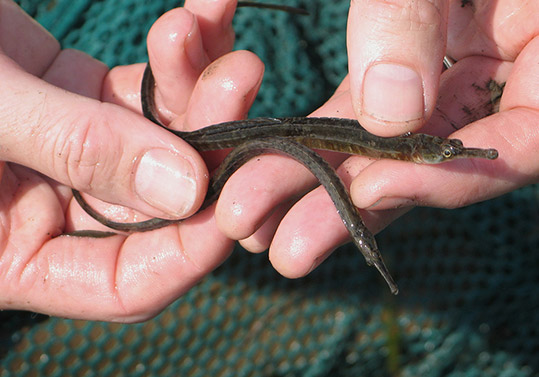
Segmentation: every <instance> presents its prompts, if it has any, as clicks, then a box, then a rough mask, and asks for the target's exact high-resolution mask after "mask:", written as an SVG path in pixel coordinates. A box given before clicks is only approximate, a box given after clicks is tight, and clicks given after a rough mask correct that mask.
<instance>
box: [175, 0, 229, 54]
mask: <svg viewBox="0 0 539 377" xmlns="http://www.w3.org/2000/svg"><path fill="white" fill-rule="evenodd" d="M236 4H237V1H236V0H217V1H215V0H186V2H185V5H184V6H185V8H186V9H188V10H189V11H191V12H192V13H193V14H195V15H196V16H197V20H198V24H199V27H200V31H201V33H202V39H203V41H204V48H205V50H206V52H207V54H208V56H209V58H210V59H211V60H215V59H217V58H218V57H220V56H223V55H224V54H226V53H228V52H230V50H232V46H233V45H234V29H233V28H232V19H233V18H234V12H235V11H236Z"/></svg>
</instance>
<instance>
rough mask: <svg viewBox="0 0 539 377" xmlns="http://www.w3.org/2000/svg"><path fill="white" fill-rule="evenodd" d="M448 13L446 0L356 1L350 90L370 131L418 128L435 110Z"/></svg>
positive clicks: (350, 26) (349, 44) (350, 24)
mask: <svg viewBox="0 0 539 377" xmlns="http://www.w3.org/2000/svg"><path fill="white" fill-rule="evenodd" d="M447 13H448V11H447V2H446V1H445V0H420V1H404V2H398V1H370V0H352V1H351V4H350V12H349V17H348V28H347V38H348V42H347V47H348V54H349V69H350V89H351V94H352V101H353V104H354V110H355V113H356V116H357V118H358V120H359V121H360V123H361V124H362V125H363V126H364V127H365V128H367V129H368V130H369V131H371V132H373V133H375V134H378V135H380V136H395V135H398V134H403V133H405V132H409V131H416V130H417V129H419V128H420V127H421V126H422V125H423V124H424V123H425V121H426V120H427V119H428V118H429V117H430V115H431V114H432V111H433V109H434V106H435V102H436V96H437V90H438V83H439V78H440V73H441V69H442V58H443V56H444V53H445V45H446V22H447Z"/></svg>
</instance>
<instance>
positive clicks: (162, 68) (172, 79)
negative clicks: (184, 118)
mask: <svg viewBox="0 0 539 377" xmlns="http://www.w3.org/2000/svg"><path fill="white" fill-rule="evenodd" d="M147 43H148V56H149V58H150V63H151V65H152V71H153V74H154V77H155V81H156V84H157V93H156V94H158V96H157V98H156V100H157V102H159V101H163V102H164V104H165V107H166V108H167V110H169V111H172V112H173V113H175V114H177V115H179V114H182V113H183V112H184V111H185V109H186V107H187V103H188V101H189V98H190V96H191V92H192V90H193V88H194V86H195V84H196V82H197V80H198V77H199V76H200V73H201V72H202V71H203V70H204V68H205V67H206V66H207V65H208V63H209V59H208V57H207V56H206V53H205V51H204V47H203V44H202V36H201V34H200V30H199V26H198V22H197V18H196V17H195V16H194V15H193V14H192V13H191V12H189V11H188V10H186V9H184V8H176V9H173V10H170V11H168V12H167V13H165V14H164V15H163V16H161V17H160V18H159V19H158V20H157V21H156V22H155V24H154V25H153V26H152V28H151V29H150V31H149V33H148V38H147ZM157 105H158V107H159V104H157ZM165 115H166V114H165Z"/></svg>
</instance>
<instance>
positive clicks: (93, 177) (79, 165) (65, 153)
mask: <svg viewBox="0 0 539 377" xmlns="http://www.w3.org/2000/svg"><path fill="white" fill-rule="evenodd" d="M112 136H113V135H112V133H111V130H110V127H108V125H107V123H106V122H103V121H100V122H95V120H94V119H93V118H90V117H86V116H82V117H80V118H79V119H77V120H76V121H75V122H73V123H72V124H71V126H70V127H69V128H67V129H66V130H65V131H63V132H61V133H60V135H59V136H58V137H57V139H56V140H55V146H54V148H53V150H54V159H53V160H54V161H57V164H59V165H60V166H58V168H57V169H56V170H59V171H61V176H63V177H65V180H66V183H68V184H69V185H70V186H71V187H73V188H75V189H78V190H85V191H91V190H92V189H93V188H94V186H95V185H97V184H98V182H97V180H98V179H99V178H103V177H104V176H105V177H106V176H109V174H107V173H110V172H107V171H108V170H111V169H113V168H114V167H115V162H114V160H115V159H114V155H112V156H111V153H113V154H114V151H118V150H119V149H118V148H117V147H116V146H114V142H113V140H114V137H112ZM111 143H112V144H111ZM103 181H104V180H103Z"/></svg>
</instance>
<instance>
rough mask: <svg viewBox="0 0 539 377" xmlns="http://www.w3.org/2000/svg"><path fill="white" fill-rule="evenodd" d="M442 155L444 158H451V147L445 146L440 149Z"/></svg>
mask: <svg viewBox="0 0 539 377" xmlns="http://www.w3.org/2000/svg"><path fill="white" fill-rule="evenodd" d="M442 156H444V158H451V156H453V151H452V150H451V148H445V149H444V150H443V151H442Z"/></svg>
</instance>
